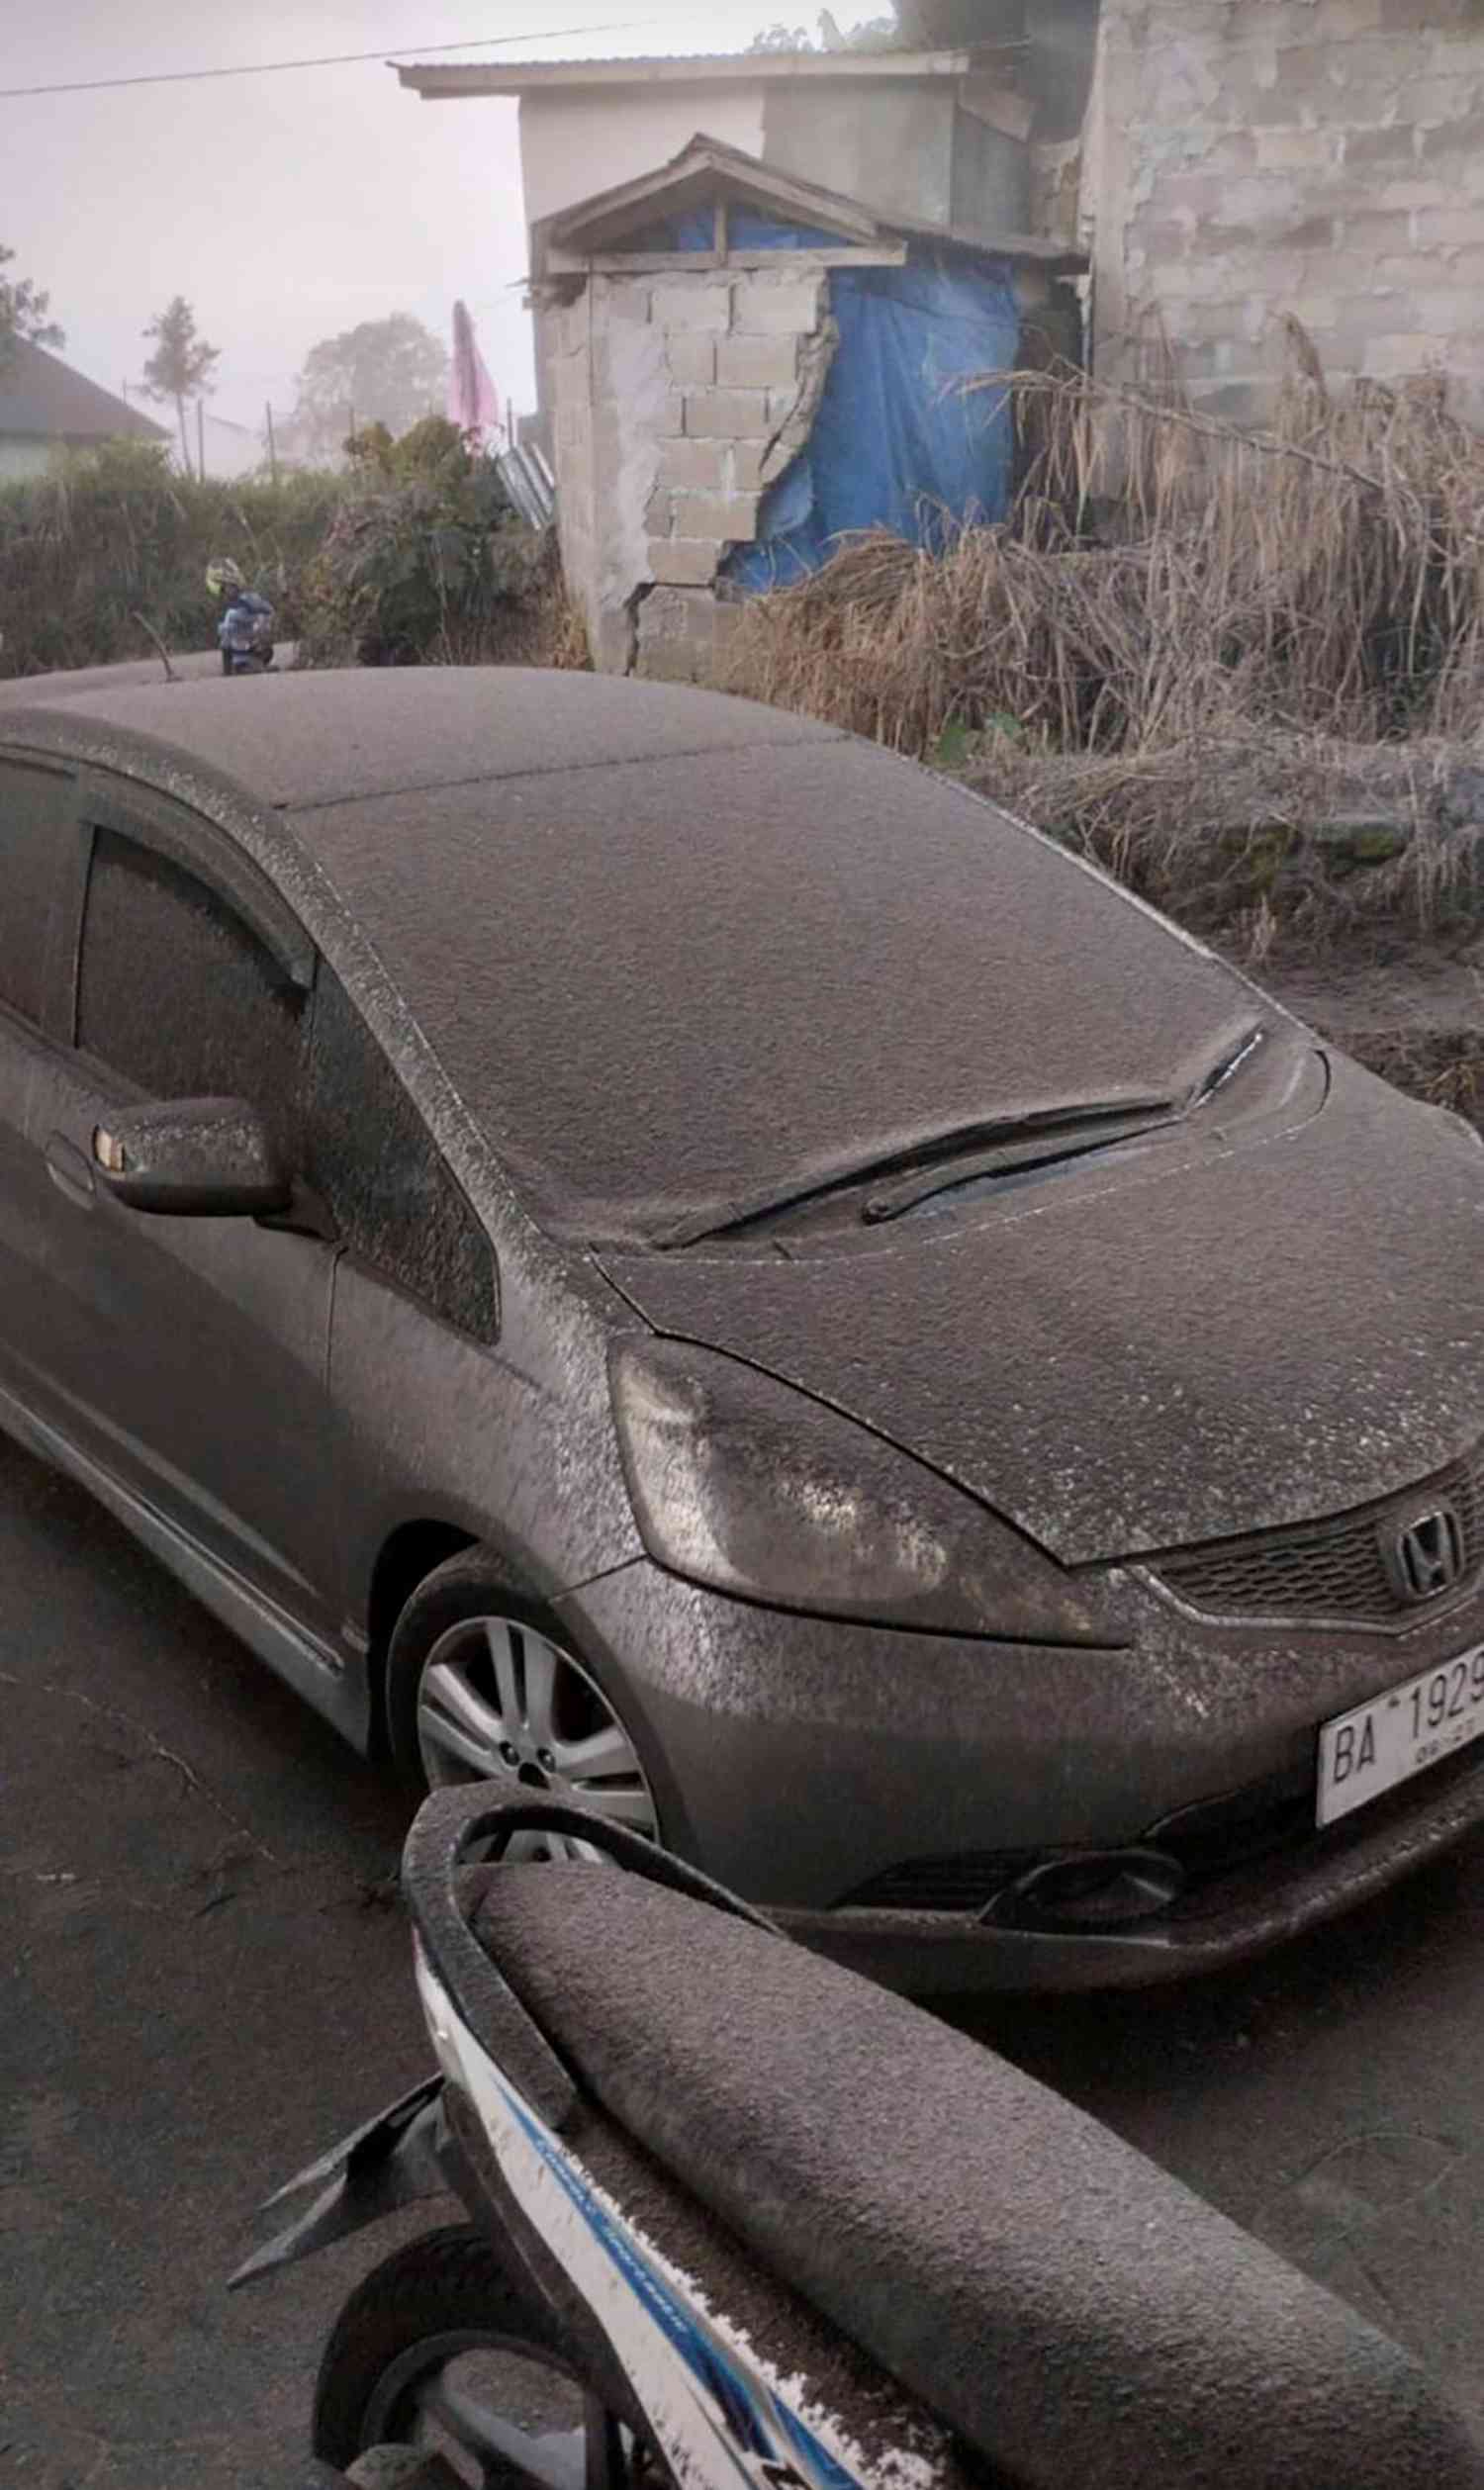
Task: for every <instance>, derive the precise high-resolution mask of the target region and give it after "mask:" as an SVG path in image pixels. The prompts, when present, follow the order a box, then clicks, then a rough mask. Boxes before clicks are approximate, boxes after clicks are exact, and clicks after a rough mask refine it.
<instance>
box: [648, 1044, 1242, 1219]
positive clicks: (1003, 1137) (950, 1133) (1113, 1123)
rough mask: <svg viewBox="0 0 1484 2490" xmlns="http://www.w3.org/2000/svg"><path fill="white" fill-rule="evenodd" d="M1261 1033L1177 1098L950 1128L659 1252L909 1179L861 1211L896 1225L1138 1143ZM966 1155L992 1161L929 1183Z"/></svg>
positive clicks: (1229, 1068)
mask: <svg viewBox="0 0 1484 2490" xmlns="http://www.w3.org/2000/svg"><path fill="white" fill-rule="evenodd" d="M1262 1034H1263V1033H1262V1030H1261V1028H1260V1027H1259V1026H1258V1025H1257V1024H1256V1023H1253V1024H1252V1026H1251V1027H1249V1028H1247V1029H1244V1030H1243V1032H1242V1034H1241V1036H1240V1038H1238V1039H1237V1040H1236V1041H1235V1042H1234V1043H1233V1044H1231V1045H1228V1046H1226V1047H1224V1048H1223V1050H1222V1052H1221V1054H1220V1056H1219V1057H1218V1058H1217V1060H1216V1061H1215V1062H1214V1063H1213V1064H1210V1065H1208V1066H1206V1068H1205V1069H1203V1070H1202V1071H1201V1072H1200V1073H1199V1075H1198V1076H1197V1078H1196V1079H1195V1080H1194V1081H1192V1082H1191V1083H1190V1084H1189V1085H1188V1086H1187V1088H1186V1089H1185V1090H1184V1092H1183V1093H1182V1094H1180V1095H1178V1096H1176V1097H1173V1098H1157V1097H1141V1096H1134V1097H1129V1096H1127V1095H1125V1096H1124V1097H1121V1098H1065V1099H1061V1100H1059V1101H1058V1102H1057V1103H1056V1104H1055V1105H1054V1106H1046V1107H1032V1108H1030V1109H1028V1110H1025V1111H1023V1112H1022V1113H1020V1114H1018V1115H993V1116H976V1117H973V1118H970V1119H968V1120H967V1121H965V1122H962V1123H958V1124H946V1125H944V1126H943V1127H942V1129H941V1130H940V1131H938V1132H935V1133H924V1134H923V1135H922V1136H921V1137H920V1139H918V1140H917V1141H915V1142H907V1143H902V1144H900V1145H899V1146H898V1147H897V1148H896V1149H895V1150H889V1151H881V1152H879V1153H876V1154H875V1155H874V1156H872V1157H869V1158H863V1159H860V1160H858V1161H857V1162H856V1163H855V1164H854V1165H853V1166H849V1167H842V1168H838V1169H836V1170H834V1171H832V1172H830V1173H824V1174H820V1175H817V1176H815V1177H813V1178H812V1179H810V1180H809V1181H808V1182H805V1183H801V1184H794V1185H791V1186H788V1187H787V1188H785V1189H782V1190H774V1191H765V1190H763V1189H761V1188H760V1190H759V1191H758V1192H757V1193H755V1194H750V1195H744V1196H743V1197H742V1198H741V1199H740V1200H738V1201H735V1202H730V1203H727V1204H725V1205H723V1206H722V1207H721V1208H720V1209H719V1210H718V1208H717V1207H716V1206H715V1205H714V1204H713V1205H712V1206H711V1208H710V1209H709V1210H705V1211H699V1212H697V1213H696V1215H695V1216H694V1217H693V1218H691V1219H687V1220H683V1221H681V1222H680V1223H679V1224H678V1225H677V1226H676V1227H674V1228H668V1229H666V1230H665V1231H664V1233H663V1235H660V1236H657V1237H656V1238H655V1239H654V1243H655V1245H658V1246H660V1247H661V1248H662V1249H666V1248H671V1247H675V1246H678V1245H702V1244H705V1243H707V1242H709V1240H710V1239H711V1238H713V1237H730V1236H735V1235H738V1234H740V1233H742V1232H744V1231H746V1230H747V1229H749V1228H755V1227H759V1226H761V1225H762V1224H763V1222H764V1221H766V1220H771V1219H781V1218H783V1217H784V1216H785V1215H786V1214H787V1213H788V1212H789V1211H797V1210H805V1209H807V1208H808V1207H809V1206H810V1205H811V1204H813V1203H815V1202H822V1201H825V1200H827V1199H828V1197H829V1196H830V1195H831V1194H833V1193H844V1192H848V1191H849V1190H850V1189H851V1188H852V1187H853V1186H855V1185H860V1184H870V1183H872V1182H874V1181H875V1180H876V1178H878V1177H883V1176H898V1175H899V1176H903V1177H911V1178H912V1179H913V1181H912V1183H911V1184H910V1186H908V1185H905V1184H904V1185H902V1186H901V1187H893V1188H892V1189H891V1191H890V1192H889V1193H882V1194H878V1195H876V1196H875V1197H874V1198H873V1199H872V1200H871V1201H870V1202H868V1203H867V1204H866V1207H865V1211H864V1213H863V1217H864V1218H865V1219H866V1220H867V1221H877V1220H882V1219H894V1218H895V1217H896V1216H897V1215H898V1213H899V1212H900V1211H903V1210H910V1209H911V1208H912V1205H913V1204H914V1203H915V1202H919V1201H922V1200H924V1199H925V1198H926V1197H927V1195H929V1194H932V1193H937V1192H941V1191H942V1190H943V1189H944V1187H945V1186H946V1185H948V1184H959V1183H972V1182H973V1181H974V1176H975V1175H976V1174H979V1173H982V1172H987V1173H989V1174H998V1173H999V1172H1000V1171H1001V1169H1004V1170H1006V1171H1008V1170H1009V1169H1011V1168H1013V1167H1022V1166H1044V1165H1047V1164H1048V1163H1050V1162H1052V1161H1054V1160H1056V1159H1058V1158H1071V1157H1077V1156H1080V1155H1081V1154H1082V1153H1084V1152H1086V1151H1089V1150H1099V1149H1105V1148H1107V1147H1109V1146H1110V1145H1111V1144H1113V1143H1114V1142H1120V1141H1126V1140H1131V1139H1133V1138H1134V1137H1136V1136H1137V1135H1138V1134H1141V1133H1151V1132H1158V1131H1159V1130H1160V1129H1161V1128H1162V1127H1163V1126H1165V1125H1169V1124H1175V1123H1178V1122H1179V1120H1180V1118H1181V1117H1182V1116H1185V1115H1188V1114H1189V1113H1190V1112H1191V1110H1192V1109H1193V1108H1196V1107H1201V1106H1204V1105H1205V1104H1206V1102H1207V1100H1208V1099H1209V1098H1211V1097H1212V1096H1214V1094H1215V1092H1216V1091H1217V1090H1218V1089H1219V1088H1220V1087H1221V1086H1222V1084H1223V1083H1224V1082H1225V1081H1227V1080H1229V1079H1230V1077H1231V1075H1232V1074H1233V1072H1235V1071H1236V1069H1237V1067H1238V1065H1239V1064H1240V1063H1242V1062H1244V1061H1246V1059H1247V1058H1248V1056H1249V1055H1251V1054H1252V1050H1253V1048H1254V1047H1255V1046H1256V1045H1257V1044H1258V1043H1259V1041H1260V1039H1261V1037H1262ZM969 1157H974V1159H975V1160H978V1159H980V1158H981V1159H982V1160H983V1161H984V1162H985V1164H984V1166H983V1167H980V1166H979V1165H978V1164H974V1165H973V1166H969V1167H963V1166H960V1165H957V1164H954V1168H953V1173H952V1174H951V1175H943V1174H933V1175H932V1176H931V1177H930V1179H929V1181H927V1182H926V1183H924V1182H922V1180H921V1178H922V1175H923V1174H924V1173H925V1172H926V1171H928V1170H930V1169H941V1168H942V1167H943V1166H944V1165H945V1164H947V1163H952V1162H956V1161H959V1160H962V1159H965V1158H969Z"/></svg>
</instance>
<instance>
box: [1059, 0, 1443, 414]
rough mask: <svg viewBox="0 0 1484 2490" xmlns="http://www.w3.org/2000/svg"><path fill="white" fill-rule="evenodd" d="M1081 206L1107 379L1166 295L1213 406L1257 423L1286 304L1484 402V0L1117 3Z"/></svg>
mask: <svg viewBox="0 0 1484 2490" xmlns="http://www.w3.org/2000/svg"><path fill="white" fill-rule="evenodd" d="M1047 170H1048V171H1050V170H1051V167H1050V166H1048V168H1047ZM1082 210H1083V215H1084V218H1086V219H1088V220H1089V221H1090V222H1091V223H1092V225H1093V249H1094V268H1095V296H1094V299H1095V306H1096V369H1097V370H1098V372H1099V374H1100V375H1101V376H1102V377H1104V378H1106V379H1109V380H1113V381H1118V380H1125V379H1128V378H1130V377H1131V376H1132V375H1133V373H1134V372H1135V370H1136V351H1137V349H1136V345H1135V339H1134V330H1135V325H1136V323H1137V321H1138V318H1139V315H1140V313H1141V311H1142V310H1143V309H1144V308H1145V307H1146V306H1148V305H1152V304H1153V305H1158V306H1159V309H1160V311H1161V312H1162V314H1163V318H1164V323H1165V325H1166V328H1167V330H1168V333H1169V335H1170V337H1171V339H1172V341H1173V342H1174V344H1175V345H1176V347H1177V348H1178V349H1179V352H1180V360H1181V365H1182V368H1183V370H1184V373H1185V376H1186V379H1187V382H1188V384H1189V386H1190V389H1191V394H1192V396H1193V397H1194V398H1195V400H1196V401H1197V403H1198V404H1200V405H1202V406H1204V407H1205V408H1206V409H1208V410H1209V411H1210V412H1213V413H1217V414H1222V415H1232V416H1234V417H1236V418H1237V419H1239V420H1244V419H1248V418H1250V417H1257V418H1260V417H1261V415H1263V413H1264V412H1265V411H1266V410H1267V409H1268V407H1270V404H1271V397H1272V392H1273V389H1274V386H1275V384H1276V381H1277V378H1278V376H1279V374H1280V372H1281V370H1282V367H1283V357H1282V350H1281V342H1280V338H1279V336H1278V334H1277V331H1276V325H1275V315H1277V314H1279V313H1283V312H1287V313H1291V314H1292V315H1293V316H1294V317H1295V318H1296V319H1297V320H1299V321H1301V322H1302V323H1303V324H1304V326H1305V327H1306V328H1307V329H1308V331H1309V332H1310V334H1311V335H1312V337H1313V339H1314V343H1315V345H1316V347H1317V348H1318V351H1319V355H1320V359H1321V361H1322V363H1323V365H1324V367H1325V370H1326V372H1327V373H1329V374H1333V375H1335V376H1336V377H1339V378H1344V377H1345V376H1346V375H1350V374H1355V375H1359V374H1364V375H1367V376H1369V377H1372V378H1375V379H1378V380H1383V381H1396V380H1399V379H1403V378H1406V377H1408V376H1410V375H1412V374H1414V373H1419V372H1423V371H1429V370H1443V371H1445V372H1446V373H1447V374H1448V376H1449V381H1450V404H1451V405H1452V406H1453V408H1454V411H1455V412H1456V413H1458V414H1460V415H1464V416H1465V417H1468V418H1472V419H1474V420H1478V419H1480V418H1481V417H1484V322H1481V320H1480V317H1479V298H1480V289H1481V286H1484V0H1104V5H1103V12H1102V23H1101V29H1100V34H1099V47H1098V61H1097V72H1096V78H1095V81H1094V89H1093V96H1092V102H1091V106H1090V108H1089V113H1088V120H1087V131H1086V146H1085V150H1084V161H1083V172H1082Z"/></svg>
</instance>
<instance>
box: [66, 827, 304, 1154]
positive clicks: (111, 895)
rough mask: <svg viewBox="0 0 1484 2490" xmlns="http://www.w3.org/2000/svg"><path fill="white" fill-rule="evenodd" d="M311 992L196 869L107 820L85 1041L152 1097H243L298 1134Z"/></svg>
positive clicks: (284, 1134)
mask: <svg viewBox="0 0 1484 2490" xmlns="http://www.w3.org/2000/svg"><path fill="white" fill-rule="evenodd" d="M303 1021H304V1012H303V998H302V997H301V995H300V994H299V992H298V991H297V989H296V988H295V987H293V986H291V985H290V984H288V983H287V981H286V980H285V978H284V977H283V975H282V972H281V971H280V969H279V968H278V965H277V963H276V962H275V961H274V960H273V959H272V957H271V956H270V954H269V953H268V952H267V951H265V950H264V948H263V946H262V944H261V943H260V942H259V941H258V939H257V937H256V935H255V934H253V933H252V932H251V931H250V930H249V928H248V927H247V926H245V925H244V924H243V923H242V921H241V919H240V918H239V917H238V916H236V915H235V914H234V913H233V911H232V909H231V908H230V907H229V906H228V905H227V903H226V902H225V901H224V900H222V899H220V898H218V896H217V894H216V892H215V891H213V890H212V889H210V888H209V887H208V885H207V884H206V883H205V882H203V881H199V880H198V879H197V878H196V876H194V875H193V874H189V873H186V872H185V871H184V870H183V868H182V867H180V866H178V865H176V864H174V863H173V862H172V861H171V860H170V859H169V858H167V857H163V856H159V855H156V854H155V853H154V851H153V850H152V849H149V848H145V847H140V846H137V845H136V843H135V842H134V840H133V839H128V838H124V837H122V836H121V835H120V834H119V833H117V832H116V831H112V830H100V831H99V832H98V833H97V836H96V839H95V842H94V847H93V864H92V871H91V873H90V875H89V876H88V895H87V908H86V913H85V915H84V918H83V928H82V960H81V966H80V971H79V975H78V987H77V1043H78V1045H79V1046H80V1047H82V1048H84V1049H85V1050H86V1052H87V1053H88V1054H89V1055H93V1056H96V1057H97V1058H98V1060H99V1061H100V1062H102V1063H105V1064H107V1065H108V1066H109V1068H110V1069H111V1070H113V1071H115V1072H118V1073H121V1074H122V1075H123V1077H124V1079H125V1080H128V1081H133V1082H134V1083H135V1084H136V1086H137V1087H138V1088H139V1089H142V1090H144V1091H145V1092H146V1093H147V1094H148V1095H149V1096H150V1097H151V1098H209V1097H230V1098H244V1099H246V1101H247V1102H248V1104H249V1105H250V1106H254V1107H256V1108H257V1109H258V1111H259V1113H260V1114H261V1115H262V1116H263V1118H264V1120H265V1121H266V1122H267V1124H268V1126H269V1128H270V1129H271V1130H272V1131H273V1132H274V1133H275V1135H276V1136H277V1137H278V1139H279V1140H280V1142H281V1143H282V1144H283V1145H284V1147H285V1148H286V1149H289V1150H291V1151H292V1149H293V1145H294V1138H295V1122H296V1114H295V1109H296V1101H297V1093H298V1087H299V1068H300V1054H301V1046H302V1041H303V1034H304V1032H303Z"/></svg>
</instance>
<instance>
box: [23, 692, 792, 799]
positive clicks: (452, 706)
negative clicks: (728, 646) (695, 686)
mask: <svg viewBox="0 0 1484 2490" xmlns="http://www.w3.org/2000/svg"><path fill="white" fill-rule="evenodd" d="M196 662H198V661H191V660H187V661H185V663H187V664H190V665H194V664H195V663H196ZM208 663H209V665H210V666H211V668H212V670H213V671H212V673H211V674H210V676H209V677H205V678H203V677H201V676H198V675H195V674H194V673H193V675H192V677H191V678H190V679H188V680H185V681H182V682H179V683H165V682H162V681H161V680H160V677H159V670H158V667H157V666H156V668H155V670H154V674H153V678H152V679H151V680H147V681H144V682H140V681H139V673H140V672H144V671H145V670H144V669H142V668H134V667H131V668H130V669H128V673H129V676H130V678H131V679H130V680H129V681H127V682H125V683H123V684H117V683H114V682H111V681H109V680H108V678H109V677H110V676H111V675H112V674H113V672H114V670H113V669H112V668H107V669H105V668H93V669H90V670H88V673H87V674H86V675H85V676H78V677H76V678H68V677H66V676H57V675H52V676H48V677H46V678H44V679H42V680H41V681H39V682H38V683H36V684H30V683H28V682H27V680H26V679H25V677H21V678H18V679H16V680H15V681H12V682H10V683H7V684H5V685H3V686H0V728H3V724H4V720H5V717H6V714H7V712H8V711H9V710H12V709H15V708H21V707H24V708H31V707H38V708H43V707H44V708H56V707H61V708H62V710H63V713H64V714H65V715H66V716H67V717H68V718H70V719H71V720H73V721H74V722H76V723H77V724H80V723H81V721H82V720H83V719H84V718H87V719H89V720H92V721H96V722H97V723H98V724H100V725H104V726H118V727H123V728H125V729H126V730H127V731H128V732H130V733H132V734H136V735H151V736H157V737H158V738H159V739H160V740H161V741H162V742H164V743H168V744H173V745H174V746H175V748H176V750H177V751H178V752H185V753H189V754H191V755H192V757H193V758H194V759H195V760H197V761H199V762H202V763H204V764H205V765H206V767H207V768H209V769H212V770H220V771H223V772H225V773H226V775H227V776H228V777H230V778H234V779H237V780H239V781H240V783H241V784H242V785H243V786H244V787H247V788H249V789H250V790H251V792H252V793H253V794H254V795H255V796H256V797H257V798H258V800H259V801H260V802H263V803H267V804H271V805H274V806H277V807H279V808H281V809H286V810H289V811H294V812H297V811H300V810H302V809H303V808H305V807H308V806H315V805H319V804H343V803H348V802H350V801H352V800H353V799H354V798H355V797H357V796H365V795H388V794H394V793H397V792H398V791H400V790H402V789H411V788H415V787H423V786H457V785H470V784H475V783H477V782H479V781H482V780H488V779H505V778H516V777H523V776H526V775H528V774H530V773H534V772H542V771H547V770H575V769H584V768H595V767H599V766H601V765H603V764H612V763H615V762H626V761H640V760H658V759H660V758H661V757H663V756H664V755H667V754H672V753H679V752H696V751H703V752H720V751H729V750H735V749H736V748H737V747H738V746H739V745H742V744H749V743H763V742H767V743H779V742H799V741H802V740H805V739H810V740H816V741H817V740H820V739H827V738H829V737H830V736H832V735H834V734H835V733H837V731H838V730H836V729H833V728H830V727H827V726H820V725H817V724H816V723H815V722H814V721H813V720H812V719H807V718H796V717H789V716H788V715H787V714H786V713H785V712H784V711H783V710H780V709H768V708H764V707H763V706H762V705H761V704H760V703H759V702H756V701H744V700H736V699H730V698H727V697H725V696H724V695H722V694H720V693H718V692H695V691H691V690H689V689H685V690H682V689H680V688H678V687H677V686H675V685H673V684H660V683H630V682H626V681H624V680H623V679H621V678H619V677H616V676H613V675H585V674H575V673H559V672H552V671H545V670H541V669H538V668H535V667H523V666H510V667H495V666H488V667H485V666H481V667H452V666H410V667H381V668H358V669H354V670H349V669H347V670H346V671H344V672H332V671H325V672H323V673H322V672H318V671H310V670H306V671H304V672H302V673H297V672H291V673H287V674H278V673H275V674H269V675H256V676H248V677H238V678H234V679H232V680H231V681H229V680H227V679H226V678H225V677H224V676H223V675H222V673H221V671H220V666H219V664H218V661H217V660H216V659H215V658H213V659H210V660H209V661H208ZM121 671H123V670H121ZM74 683H75V685H76V687H77V688H76V689H75V690H74V689H73V688H72V686H73V684H74Z"/></svg>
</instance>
